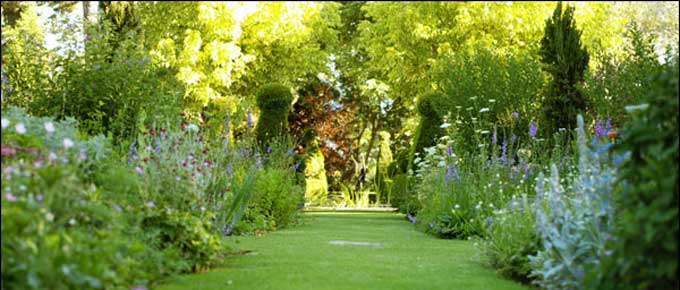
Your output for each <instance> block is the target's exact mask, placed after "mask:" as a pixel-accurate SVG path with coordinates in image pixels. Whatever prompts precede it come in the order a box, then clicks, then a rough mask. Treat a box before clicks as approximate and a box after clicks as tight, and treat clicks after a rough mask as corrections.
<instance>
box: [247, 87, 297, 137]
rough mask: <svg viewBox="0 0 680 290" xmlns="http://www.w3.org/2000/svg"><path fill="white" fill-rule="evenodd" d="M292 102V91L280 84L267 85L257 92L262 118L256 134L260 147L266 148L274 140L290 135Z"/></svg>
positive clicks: (258, 122) (259, 120) (259, 119)
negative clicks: (289, 113) (289, 115)
mask: <svg viewBox="0 0 680 290" xmlns="http://www.w3.org/2000/svg"><path fill="white" fill-rule="evenodd" d="M292 102H293V95H292V94H291V93H290V90H289V89H288V88H287V87H285V86H283V85H280V84H266V85H264V86H263V87H262V88H260V90H259V91H258V92H257V106H258V107H259V108H260V117H259V118H258V121H257V128H256V129H255V134H256V136H257V141H258V143H260V145H262V146H263V147H266V146H267V145H266V144H268V143H269V142H270V141H271V140H272V139H273V138H277V137H280V136H282V135H285V134H287V133H288V112H289V111H290V104H291V103H292Z"/></svg>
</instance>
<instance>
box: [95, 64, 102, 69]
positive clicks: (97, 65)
mask: <svg viewBox="0 0 680 290" xmlns="http://www.w3.org/2000/svg"><path fill="white" fill-rule="evenodd" d="M100 68H102V66H101V65H99V64H95V65H94V69H95V70H99V69H100Z"/></svg>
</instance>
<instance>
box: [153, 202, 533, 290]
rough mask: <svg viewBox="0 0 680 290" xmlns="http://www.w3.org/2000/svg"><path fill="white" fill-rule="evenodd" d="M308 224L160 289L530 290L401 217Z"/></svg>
mask: <svg viewBox="0 0 680 290" xmlns="http://www.w3.org/2000/svg"><path fill="white" fill-rule="evenodd" d="M302 222H303V224H302V225H299V226H296V227H292V228H288V229H283V230H280V231H276V232H272V233H268V234H266V235H264V236H261V237H255V236H249V237H230V238H228V242H229V243H233V244H234V246H235V247H236V248H237V249H239V250H244V251H245V250H250V251H253V252H250V253H248V254H246V255H240V256H234V257H229V258H228V259H227V261H226V262H225V264H224V265H223V266H222V267H221V268H217V269H214V270H212V271H210V272H207V273H200V274H192V275H182V276H178V277H173V278H171V279H169V280H168V281H167V282H166V284H164V285H162V286H161V287H159V288H158V289H161V290H189V289H195V290H199V289H200V290H213V289H214V290H217V289H277V290H284V289H334V290H335V289H337V290H341V289H347V290H359V289H461V290H463V289H464V290H474V289H479V290H482V289H483V290H493V289H528V288H527V287H524V286H522V285H520V284H518V283H515V282H512V281H509V280H505V279H503V278H501V277H499V276H498V275H497V274H495V273H494V272H493V270H490V269H487V268H484V267H483V266H481V265H480V264H479V263H478V262H476V261H475V259H474V256H475V249H474V248H473V245H472V242H469V241H458V240H441V239H436V238H433V237H431V236H428V235H426V234H424V233H421V232H418V231H416V230H415V229H414V227H413V225H411V224H409V223H408V222H406V221H405V220H404V217H403V215H400V214H395V213H360V212H315V213H305V214H304V215H303V217H302ZM331 241H355V242H372V243H371V244H368V245H351V244H342V243H341V245H336V244H331ZM375 243H382V245H378V244H375Z"/></svg>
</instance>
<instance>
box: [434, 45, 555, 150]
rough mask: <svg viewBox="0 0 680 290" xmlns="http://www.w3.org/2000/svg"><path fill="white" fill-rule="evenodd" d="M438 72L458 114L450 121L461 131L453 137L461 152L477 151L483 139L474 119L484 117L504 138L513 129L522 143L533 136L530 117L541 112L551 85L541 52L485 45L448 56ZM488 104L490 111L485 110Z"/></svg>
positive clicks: (448, 103) (449, 106) (447, 104)
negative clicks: (541, 101) (542, 66)
mask: <svg viewBox="0 0 680 290" xmlns="http://www.w3.org/2000/svg"><path fill="white" fill-rule="evenodd" d="M434 71H435V73H436V75H437V78H438V81H437V84H438V85H439V86H441V90H442V92H443V93H444V94H445V95H446V96H447V100H446V102H445V104H444V105H445V106H441V107H442V108H446V110H448V111H450V112H451V117H452V118H449V119H448V120H445V121H447V122H448V123H451V126H452V127H455V128H456V129H457V130H459V133H460V134H458V135H457V136H452V137H455V140H454V141H455V144H456V149H457V150H458V151H460V152H463V151H465V152H473V151H475V150H477V145H478V144H479V142H478V140H477V138H471V136H475V135H476V133H477V132H475V129H478V128H476V126H474V125H475V124H474V122H475V121H474V119H473V120H471V119H470V117H475V118H477V119H478V120H479V121H481V120H482V118H484V119H485V120H486V121H488V122H490V123H491V124H493V126H494V127H495V129H496V131H497V132H498V137H499V139H501V140H502V139H509V138H510V135H511V134H513V133H514V134H516V135H517V138H518V139H519V140H520V141H523V140H526V139H529V138H528V137H529V136H528V134H527V132H528V130H525V129H524V128H529V123H530V122H531V121H532V118H531V117H528V116H533V115H535V113H536V112H537V111H538V109H539V108H540V100H541V98H542V97H543V87H544V85H545V83H546V80H545V77H546V76H545V74H544V73H543V72H542V71H541V63H540V61H539V60H538V57H537V56H535V55H534V54H532V53H527V52H514V51H509V52H504V53H500V52H497V51H491V50H489V49H488V48H483V47H482V48H478V49H475V50H474V51H473V52H460V53H456V54H455V55H454V56H450V57H444V58H442V59H441V60H440V61H439V63H438V66H436V67H435V70H434ZM484 108H487V109H488V111H486V112H484V113H480V111H481V110H482V109H484ZM513 113H514V114H513ZM480 115H481V116H480ZM515 115H516V116H518V117H515ZM482 116H483V117H482ZM518 128H522V129H520V130H517V129H518ZM488 129H489V128H488V127H487V130H488ZM512 131H514V132H512Z"/></svg>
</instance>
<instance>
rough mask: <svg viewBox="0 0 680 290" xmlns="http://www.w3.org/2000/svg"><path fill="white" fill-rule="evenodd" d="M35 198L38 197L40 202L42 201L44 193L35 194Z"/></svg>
mask: <svg viewBox="0 0 680 290" xmlns="http://www.w3.org/2000/svg"><path fill="white" fill-rule="evenodd" d="M35 199H36V200H37V201H38V202H41V201H42V200H43V195H42V194H38V195H36V196H35Z"/></svg>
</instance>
